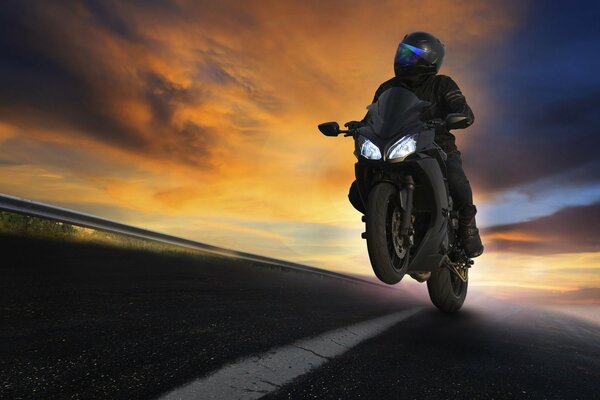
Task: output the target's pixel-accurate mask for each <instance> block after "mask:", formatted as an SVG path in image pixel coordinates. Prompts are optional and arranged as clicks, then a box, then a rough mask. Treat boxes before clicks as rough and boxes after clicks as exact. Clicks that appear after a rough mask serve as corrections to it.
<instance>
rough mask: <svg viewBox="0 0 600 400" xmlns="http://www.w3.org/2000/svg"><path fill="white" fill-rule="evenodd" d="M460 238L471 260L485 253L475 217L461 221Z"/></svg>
mask: <svg viewBox="0 0 600 400" xmlns="http://www.w3.org/2000/svg"><path fill="white" fill-rule="evenodd" d="M460 237H461V239H462V243H463V248H464V249H465V253H466V254H467V256H468V257H469V258H475V257H479V256H480V255H481V253H483V244H482V243H481V238H480V237H479V229H477V226H476V224H475V217H473V218H469V219H461V220H460Z"/></svg>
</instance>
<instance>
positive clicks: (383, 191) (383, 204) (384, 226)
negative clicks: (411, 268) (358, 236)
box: [366, 182, 409, 285]
mask: <svg viewBox="0 0 600 400" xmlns="http://www.w3.org/2000/svg"><path fill="white" fill-rule="evenodd" d="M401 210H402V209H401V208H400V200H399V194H398V190H397V189H396V187H395V186H394V185H392V184H391V183H387V182H383V183H379V184H377V185H376V186H375V187H374V188H373V189H371V192H370V193H369V200H368V202H367V214H366V224H367V227H366V231H367V249H368V250H369V259H370V260H371V266H372V267H373V271H374V272H375V275H376V276H377V278H379V280H381V281H382V282H384V283H387V284H388V285H393V284H395V283H398V282H400V280H401V279H402V277H403V276H404V274H405V273H406V269H407V266H408V263H407V262H404V261H405V257H408V256H409V251H408V249H406V250H405V255H404V257H400V256H399V255H398V253H397V251H396V248H395V245H394V242H393V240H394V239H393V235H394V234H395V233H394V230H393V229H392V222H393V217H394V213H398V212H401ZM396 218H398V214H396Z"/></svg>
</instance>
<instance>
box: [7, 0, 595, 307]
mask: <svg viewBox="0 0 600 400" xmlns="http://www.w3.org/2000/svg"><path fill="white" fill-rule="evenodd" d="M598 20H600V6H598V5H597V4H596V3H595V2H591V1H590V2H585V1H580V2H572V3H568V4H567V3H565V2H546V1H539V2H535V1H534V2H524V1H508V2H507V1H497V2H491V1H490V2H488V1H486V2H479V1H478V2H468V1H428V0H419V1H377V2H369V1H341V0H337V1H327V0H320V1H312V0H304V1H291V0H286V1H282V0H278V1H244V2H240V1H223V0H220V1H215V0H213V1H183V0H181V1H177V0H175V1H148V2H116V1H115V2H113V1H64V2H43V1H39V2H29V1H28V2H24V1H10V0H9V1H5V2H3V3H2V5H0V171H1V172H0V192H2V193H5V194H9V195H13V196H20V197H25V198H29V199H32V200H36V201H41V202H46V203H50V204H56V205H60V206H63V207H67V208H71V209H75V210H79V211H84V212H87V213H92V214H95V215H98V216H101V217H105V218H109V219H114V220H118V221H120V222H125V223H129V224H133V225H136V226H142V227H145V228H149V229H153V230H157V231H161V232H166V233H170V234H174V235H178V236H183V237H186V238H191V239H195V240H198V241H201V242H205V243H210V244H214V245H219V246H223V247H227V248H233V249H236V250H243V251H248V252H252V253H256V254H261V255H266V256H272V257H276V258H281V259H286V260H291V261H296V262H300V263H305V264H309V265H312V266H317V267H322V268H327V269H332V270H336V271H342V272H348V273H353V274H362V275H369V276H372V271H371V267H370V264H369V261H368V256H367V251H366V246H365V243H364V241H363V240H362V239H361V238H360V233H361V232H362V231H363V224H362V223H361V221H360V214H359V213H358V212H356V211H355V210H354V209H353V208H352V206H350V204H349V203H348V201H347V197H346V194H347V190H348V186H349V184H350V183H351V181H352V180H353V171H354V167H353V163H354V160H355V159H354V156H353V155H352V150H353V147H352V143H351V140H350V139H345V140H344V139H342V138H326V137H324V136H322V135H320V134H319V133H318V131H317V130H316V125H317V124H318V123H320V122H323V121H329V120H337V121H338V122H340V123H343V122H345V121H348V120H351V119H360V118H362V116H363V115H364V113H365V107H366V106H367V104H368V103H369V102H370V100H371V99H372V96H373V92H374V91H375V89H376V88H377V86H378V85H379V84H380V83H381V82H383V81H384V80H386V79H388V78H390V77H391V75H392V74H393V65H392V64H393V56H394V53H395V50H396V47H397V45H398V42H399V41H400V40H401V38H402V37H403V36H404V34H405V33H407V32H410V31H414V30H426V31H430V32H432V33H434V34H435V35H437V36H438V37H440V38H441V39H442V41H443V42H444V43H445V45H446V59H445V62H444V66H443V67H442V71H441V73H443V74H446V75H450V76H452V77H453V78H454V79H455V80H456V81H457V82H458V84H459V85H460V86H461V88H462V89H463V92H464V93H465V95H466V97H467V100H468V102H469V103H470V105H471V107H472V108H473V111H474V113H475V117H476V121H475V124H474V125H473V127H471V128H469V129H468V130H464V131H458V132H457V133H456V134H457V137H458V144H459V148H460V150H461V151H462V153H463V158H464V165H465V168H466V171H467V175H468V176H469V178H470V180H471V183H472V185H473V187H474V190H475V196H476V204H477V205H478V208H479V210H480V212H479V215H478V217H479V218H478V221H479V225H480V226H481V227H482V228H483V231H484V235H483V239H484V244H485V245H486V253H485V254H484V256H482V257H481V258H479V259H478V260H477V263H476V267H475V268H474V270H473V271H472V275H471V277H472V278H471V279H472V281H471V285H472V286H486V287H494V288H525V289H530V290H535V289H537V290H547V291H576V292H572V293H571V294H572V295H573V294H574V295H573V296H571V297H572V298H573V301H585V302H598V303H600V158H599V157H598V155H597V151H598V150H597V149H598V148H599V147H600V119H599V115H600V113H599V112H598V105H599V104H600V74H598V73H597V72H596V70H597V69H598V65H599V64H600V53H599V52H598V49H600V29H599V28H598ZM578 293H580V294H581V296H578V295H577V294H578Z"/></svg>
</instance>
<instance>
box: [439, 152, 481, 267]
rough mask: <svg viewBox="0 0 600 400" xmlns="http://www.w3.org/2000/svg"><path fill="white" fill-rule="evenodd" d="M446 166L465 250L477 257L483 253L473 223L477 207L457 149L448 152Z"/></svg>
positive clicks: (469, 254)
mask: <svg viewBox="0 0 600 400" xmlns="http://www.w3.org/2000/svg"><path fill="white" fill-rule="evenodd" d="M446 168H447V170H448V186H449V188H450V194H451V195H452V200H453V201H454V206H455V208H456V210H458V216H459V222H460V235H461V237H462V241H463V246H464V248H465V252H466V253H467V255H468V256H469V257H477V256H479V255H481V253H483V245H482V244H481V238H480V237H479V230H478V229H477V225H476V224H475V214H476V213H477V208H476V207H475V205H474V204H473V192H472V190H471V184H470V183H469V180H468V179H467V176H466V175H465V171H464V170H463V167H462V160H461V158H460V152H459V151H453V152H451V153H448V159H447V160H446Z"/></svg>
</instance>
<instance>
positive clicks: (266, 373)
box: [161, 308, 422, 400]
mask: <svg viewBox="0 0 600 400" xmlns="http://www.w3.org/2000/svg"><path fill="white" fill-rule="evenodd" d="M421 309H422V308H412V309H409V310H405V311H401V312H397V313H394V314H390V315H386V316H383V317H379V318H375V319H371V320H368V321H364V322H360V323H358V324H355V325H351V326H348V327H344V328H340V329H336V330H333V331H330V332H325V333H323V334H321V335H319V336H316V337H314V338H306V339H302V340H299V341H298V342H295V343H292V344H290V345H287V346H282V347H279V348H275V349H271V350H269V351H268V352H266V353H264V354H261V355H259V356H254V357H249V358H243V359H240V360H238V361H236V362H234V363H233V364H229V365H226V366H225V367H223V368H221V369H220V370H218V371H215V372H213V373H211V374H209V375H207V376H205V377H203V378H199V379H197V380H195V381H192V382H190V383H189V384H187V385H184V386H182V387H180V388H178V389H175V390H174V391H172V392H170V393H168V394H166V395H164V396H163V397H161V399H163V400H166V399H169V400H172V399H185V400H187V399H228V400H234V399H258V398H260V397H262V396H264V395H266V394H268V393H271V392H273V391H275V390H277V389H279V388H280V387H281V386H283V385H285V384H286V383H289V382H290V381H292V380H293V379H295V378H297V377H299V376H301V375H304V374H306V373H307V372H309V371H311V370H313V369H315V368H317V367H319V366H321V365H322V364H324V363H326V362H327V361H329V360H330V359H332V358H333V357H337V356H339V355H341V354H343V353H345V352H346V351H348V350H349V349H351V348H352V347H354V346H356V345H357V344H359V343H360V342H362V341H364V340H367V339H369V338H372V337H374V336H377V335H378V334H380V333H382V332H384V331H385V330H387V329H389V328H390V327H392V326H394V325H395V324H397V323H398V322H400V321H402V320H404V319H406V318H408V317H410V316H412V315H414V314H415V313H417V312H418V311H420V310H421Z"/></svg>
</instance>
